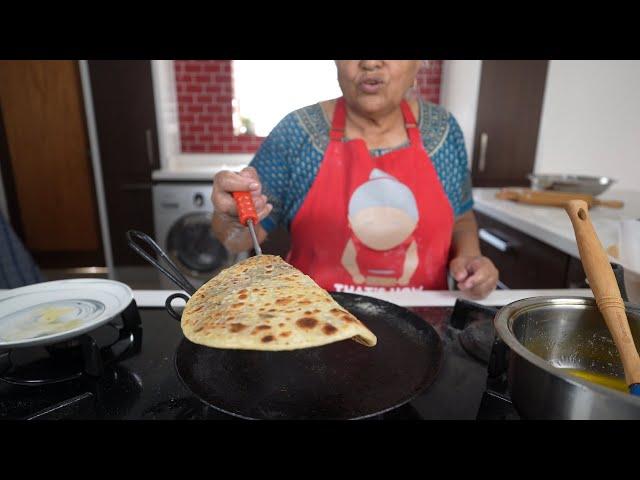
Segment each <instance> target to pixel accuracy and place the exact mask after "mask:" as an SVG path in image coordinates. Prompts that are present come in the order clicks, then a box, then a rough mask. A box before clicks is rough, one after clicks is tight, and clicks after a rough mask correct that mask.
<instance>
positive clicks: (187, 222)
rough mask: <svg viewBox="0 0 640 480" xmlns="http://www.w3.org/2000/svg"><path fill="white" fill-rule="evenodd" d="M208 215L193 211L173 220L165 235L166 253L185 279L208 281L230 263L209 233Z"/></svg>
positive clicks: (229, 258)
mask: <svg viewBox="0 0 640 480" xmlns="http://www.w3.org/2000/svg"><path fill="white" fill-rule="evenodd" d="M211 217H212V214H211V213H209V212H194V213H189V214H187V215H184V216H183V217H181V218H180V219H178V221H176V222H175V223H174V224H173V226H172V227H171V229H170V230H169V233H168V236H167V254H168V255H169V257H170V258H171V260H173V262H174V263H175V264H176V265H177V266H178V268H180V270H182V272H183V273H184V274H185V276H187V277H191V278H193V279H197V280H200V281H207V280H209V279H210V278H211V277H213V276H214V275H215V274H217V273H218V272H219V271H220V270H221V269H222V268H225V267H227V266H229V265H230V264H231V263H233V262H232V258H231V255H230V254H229V252H227V249H226V248H224V246H223V245H222V244H221V243H220V241H218V239H217V238H216V237H215V236H214V235H213V233H212V231H211Z"/></svg>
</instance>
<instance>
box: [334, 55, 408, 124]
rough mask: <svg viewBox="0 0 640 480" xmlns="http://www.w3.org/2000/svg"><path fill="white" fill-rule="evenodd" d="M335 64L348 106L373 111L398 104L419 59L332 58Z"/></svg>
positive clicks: (383, 111) (384, 110)
mask: <svg viewBox="0 0 640 480" xmlns="http://www.w3.org/2000/svg"><path fill="white" fill-rule="evenodd" d="M336 66H337V68H338V83H339V84H340V88H341V89H342V93H343V95H344V98H345V100H346V101H347V103H348V104H349V106H350V107H352V108H354V109H357V110H359V111H361V112H363V113H367V114H374V113H385V112H387V111H390V110H393V109H395V108H397V107H398V105H400V102H401V101H402V99H403V98H404V96H405V94H406V92H407V90H409V88H411V86H412V85H413V83H414V81H415V79H416V75H417V74H418V70H419V69H420V60H336Z"/></svg>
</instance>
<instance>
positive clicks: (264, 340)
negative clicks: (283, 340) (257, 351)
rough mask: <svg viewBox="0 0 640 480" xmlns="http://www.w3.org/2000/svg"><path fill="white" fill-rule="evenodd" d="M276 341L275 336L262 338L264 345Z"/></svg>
mask: <svg viewBox="0 0 640 480" xmlns="http://www.w3.org/2000/svg"><path fill="white" fill-rule="evenodd" d="M275 339H276V337H274V336H273V335H267V336H266V337H262V343H268V342H272V341H274V340H275Z"/></svg>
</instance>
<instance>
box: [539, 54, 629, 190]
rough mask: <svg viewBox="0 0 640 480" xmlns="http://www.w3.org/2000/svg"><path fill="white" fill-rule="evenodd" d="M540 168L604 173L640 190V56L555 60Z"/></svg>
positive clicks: (547, 96) (546, 101)
mask: <svg viewBox="0 0 640 480" xmlns="http://www.w3.org/2000/svg"><path fill="white" fill-rule="evenodd" d="M535 172H536V173H573V174H585V175H604V176H609V177H611V178H614V179H616V180H618V184H617V185H616V188H621V189H628V190H638V191H640V61H637V60H634V61H624V60H579V61H578V60H552V61H551V62H550V64H549V72H548V76H547V85H546V90H545V98H544V104H543V111H542V119H541V125H540V136H539V138H538V148H537V153H536V163H535Z"/></svg>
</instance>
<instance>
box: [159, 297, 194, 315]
mask: <svg viewBox="0 0 640 480" xmlns="http://www.w3.org/2000/svg"><path fill="white" fill-rule="evenodd" d="M176 298H181V299H183V300H184V301H185V302H188V301H189V297H188V296H187V295H185V294H184V293H172V294H171V295H169V297H167V300H166V301H165V302H164V307H165V308H166V309H167V312H169V315H171V316H172V317H173V318H175V319H176V320H178V321H180V320H181V319H182V315H181V314H179V313H178V312H176V311H175V310H174V309H173V307H172V306H171V302H173V301H174V300H175V299H176Z"/></svg>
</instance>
